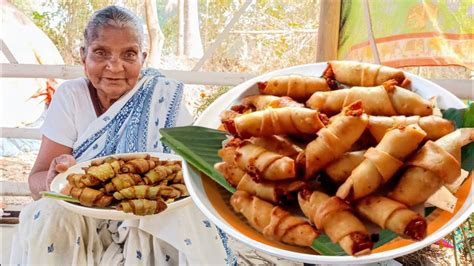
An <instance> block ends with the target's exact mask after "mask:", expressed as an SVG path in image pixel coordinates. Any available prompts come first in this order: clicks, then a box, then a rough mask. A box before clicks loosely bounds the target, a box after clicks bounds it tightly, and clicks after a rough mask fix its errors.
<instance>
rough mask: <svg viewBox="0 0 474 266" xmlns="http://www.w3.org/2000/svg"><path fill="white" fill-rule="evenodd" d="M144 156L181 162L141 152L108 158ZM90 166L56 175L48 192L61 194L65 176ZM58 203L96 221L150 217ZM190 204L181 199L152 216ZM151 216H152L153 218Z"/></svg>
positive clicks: (157, 154) (72, 168)
mask: <svg viewBox="0 0 474 266" xmlns="http://www.w3.org/2000/svg"><path fill="white" fill-rule="evenodd" d="M144 154H149V155H150V156H153V157H158V158H160V159H161V160H180V161H183V159H182V158H181V157H180V156H178V155H174V154H169V153H156V152H142V153H122V154H114V155H110V156H114V157H124V156H125V157H126V156H138V155H144ZM110 156H105V157H102V158H107V157H110ZM102 158H95V159H94V160H99V159H102ZM90 164H91V161H85V162H81V163H78V164H76V165H73V166H71V167H70V168H69V169H68V170H67V171H66V172H63V173H60V174H58V175H57V176H56V177H55V178H54V180H53V182H52V183H51V186H50V190H51V191H53V192H57V193H61V192H60V191H61V190H62V189H63V188H64V186H66V184H67V179H66V178H67V176H68V175H69V174H72V173H84V170H83V167H87V166H89V165H90ZM58 203H59V204H60V205H62V206H63V207H64V208H66V209H68V210H70V211H73V212H75V213H78V214H81V215H84V216H89V217H92V218H97V219H106V220H130V219H140V218H144V217H149V216H150V215H147V216H139V215H134V214H132V213H125V212H123V211H119V210H116V209H113V208H98V207H86V206H82V205H80V204H78V203H77V204H76V203H71V202H67V201H63V200H58ZM189 203H191V199H190V197H187V198H183V199H180V200H177V201H174V202H172V203H170V204H168V207H167V208H166V210H164V211H162V212H160V213H157V214H154V215H160V214H162V213H165V212H167V211H168V210H172V209H175V208H179V207H181V206H183V205H185V204H189ZM154 215H153V216H154Z"/></svg>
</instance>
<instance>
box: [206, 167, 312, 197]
mask: <svg viewBox="0 0 474 266" xmlns="http://www.w3.org/2000/svg"><path fill="white" fill-rule="evenodd" d="M214 168H215V169H216V170H217V171H218V172H219V173H221V174H222V175H223V176H224V178H225V179H226V180H227V182H229V183H230V184H231V185H232V186H233V187H235V188H236V189H237V190H242V191H245V192H247V193H249V194H251V195H254V196H257V197H259V198H261V199H263V200H266V201H269V202H272V203H276V204H279V203H281V202H282V200H284V199H286V198H287V197H288V196H290V194H291V193H293V192H295V191H298V190H299V189H301V188H302V187H303V186H304V185H305V183H304V182H303V181H299V180H296V181H276V182H272V181H263V182H260V183H257V182H255V181H254V180H253V179H252V178H251V177H250V176H249V175H247V174H246V173H245V172H244V171H242V170H241V169H240V168H238V167H237V166H235V165H232V164H229V163H226V162H221V163H217V164H216V165H214Z"/></svg>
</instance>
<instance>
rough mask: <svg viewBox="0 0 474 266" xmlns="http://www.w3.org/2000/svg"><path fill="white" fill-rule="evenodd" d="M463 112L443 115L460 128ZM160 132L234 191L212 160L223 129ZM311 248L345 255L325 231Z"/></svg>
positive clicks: (466, 160) (466, 164)
mask: <svg viewBox="0 0 474 266" xmlns="http://www.w3.org/2000/svg"><path fill="white" fill-rule="evenodd" d="M465 111H466V109H449V110H447V111H446V112H444V116H445V118H447V119H451V120H454V121H455V123H458V122H459V124H457V126H458V127H463V126H464V124H463V123H464V120H465V116H464V113H465ZM160 133H161V136H162V138H161V141H162V142H163V143H165V144H166V145H168V146H169V147H170V148H171V149H173V150H174V151H175V152H176V153H177V154H179V155H180V156H182V157H183V158H184V159H185V160H186V161H187V162H189V163H190V164H191V165H193V166H194V167H196V168H197V169H198V170H200V171H202V172H203V173H204V174H206V175H208V176H209V177H210V178H211V179H213V180H214V181H215V182H217V183H218V184H220V185H221V186H223V187H224V188H226V189H227V190H228V191H229V192H230V193H234V192H235V189H234V188H233V187H232V186H231V185H230V184H229V183H228V182H227V181H226V180H225V178H224V177H223V176H222V175H221V174H220V173H219V172H217V171H216V170H214V167H213V166H214V164H215V163H217V162H220V161H222V160H221V158H220V157H219V156H218V155H217V151H218V150H219V149H220V148H221V147H222V142H223V141H224V140H225V139H226V138H227V135H226V132H223V131H219V130H215V129H210V128H205V127H199V126H186V127H175V128H162V129H160ZM473 150H474V147H472V148H470V149H466V152H464V150H463V163H462V167H463V168H464V169H466V170H470V169H472V166H471V165H472V162H474V152H473ZM396 237H397V235H396V234H395V233H393V232H392V231H390V230H381V231H380V233H379V240H378V241H377V243H375V247H379V246H382V245H383V244H385V243H387V242H389V241H391V240H393V239H394V238H396ZM311 247H312V248H313V249H314V250H316V251H317V252H318V253H320V254H322V255H327V256H343V255H347V254H346V253H345V252H344V251H343V250H342V249H341V247H340V246H339V245H338V244H334V243H332V242H331V240H330V239H329V237H328V236H327V235H324V234H323V235H321V236H320V237H318V238H316V239H315V240H314V242H313V244H312V246H311Z"/></svg>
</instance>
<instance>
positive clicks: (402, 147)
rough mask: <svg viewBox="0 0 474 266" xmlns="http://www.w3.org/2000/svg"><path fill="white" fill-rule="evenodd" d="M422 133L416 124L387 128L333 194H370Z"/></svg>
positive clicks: (351, 197) (399, 164)
mask: <svg viewBox="0 0 474 266" xmlns="http://www.w3.org/2000/svg"><path fill="white" fill-rule="evenodd" d="M425 136H426V133H425V132H424V131H423V130H422V129H421V128H420V127H419V126H418V125H416V124H415V125H408V126H406V127H399V128H394V129H391V130H389V131H388V132H387V133H386V134H385V135H384V137H383V138H382V140H381V141H380V143H379V144H378V145H377V146H376V147H375V148H373V147H371V148H369V149H368V150H367V152H366V153H365V154H364V157H365V160H364V161H363V162H362V163H361V164H359V165H358V166H357V167H356V168H355V169H354V170H353V171H352V173H351V175H350V176H349V178H348V179H347V180H346V181H345V182H344V184H342V185H341V186H340V187H339V189H338V190H337V193H336V195H337V196H338V197H340V198H341V199H346V200H355V199H359V198H362V197H364V196H367V195H369V194H371V193H372V192H374V191H375V190H377V189H378V188H379V187H380V186H381V185H382V184H385V183H386V182H387V181H388V180H390V179H391V178H392V176H393V175H394V174H395V173H396V172H397V171H398V169H400V167H402V165H403V161H404V160H405V158H406V157H407V156H408V155H410V154H411V153H413V152H414V151H415V150H416V149H417V148H418V145H419V144H420V143H421V141H422V140H423V139H424V138H425Z"/></svg>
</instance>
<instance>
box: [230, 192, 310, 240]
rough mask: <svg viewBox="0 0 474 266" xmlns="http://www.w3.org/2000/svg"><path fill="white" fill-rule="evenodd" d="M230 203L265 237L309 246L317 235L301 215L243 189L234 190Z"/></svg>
mask: <svg viewBox="0 0 474 266" xmlns="http://www.w3.org/2000/svg"><path fill="white" fill-rule="evenodd" d="M230 204H231V205H232V207H233V208H234V210H235V211H236V212H238V213H242V214H243V215H244V216H245V218H247V221H248V222H249V223H250V225H251V226H252V227H253V228H255V229H256V230H257V231H259V232H261V233H262V234H263V236H265V237H266V238H269V239H272V240H276V241H281V242H284V243H287V244H292V245H297V246H311V244H312V243H313V241H314V239H315V238H316V237H318V236H319V233H318V231H317V230H316V229H314V227H312V226H311V225H310V224H309V223H308V222H307V221H305V220H304V219H302V218H301V217H298V216H294V215H292V214H290V213H289V212H287V211H285V210H283V209H282V208H281V207H279V206H274V205H273V204H271V203H269V202H266V201H264V200H261V199H259V198H258V197H256V196H252V195H250V194H249V193H247V192H245V191H240V190H238V191H236V192H235V193H234V194H233V195H232V197H231V198H230Z"/></svg>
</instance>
